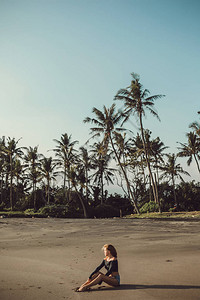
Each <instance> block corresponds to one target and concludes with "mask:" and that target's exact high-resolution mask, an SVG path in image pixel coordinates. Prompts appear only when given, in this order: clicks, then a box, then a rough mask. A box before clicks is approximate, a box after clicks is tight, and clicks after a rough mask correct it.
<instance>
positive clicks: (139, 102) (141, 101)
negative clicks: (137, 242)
mask: <svg viewBox="0 0 200 300" xmlns="http://www.w3.org/2000/svg"><path fill="white" fill-rule="evenodd" d="M131 75H132V81H131V84H130V86H128V87H127V88H125V89H120V90H119V91H118V92H117V94H116V96H115V98H114V100H122V101H124V115H125V118H124V122H126V121H127V120H128V119H129V118H130V116H131V115H136V117H137V119H138V120H139V124H140V131H141V137H142V142H143V147H144V152H145V158H146V163H147V167H148V170H149V175H150V179H151V183H152V188H153V194H154V199H155V202H156V203H158V204H159V199H158V197H157V194H156V186H155V181H154V178H153V175H152V172H151V168H150V161H149V154H148V151H147V147H146V141H145V134H144V127H143V117H144V116H145V114H146V110H147V111H149V112H150V113H151V114H153V116H155V117H157V118H158V119H159V117H158V114H157V112H156V111H155V109H154V101H155V100H157V99H159V98H161V97H164V95H154V96H150V92H149V90H147V89H144V88H143V86H142V84H141V83H140V81H139V80H140V77H139V75H137V74H135V73H132V74H131Z"/></svg>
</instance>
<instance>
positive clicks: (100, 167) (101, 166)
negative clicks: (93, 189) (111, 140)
mask: <svg viewBox="0 0 200 300" xmlns="http://www.w3.org/2000/svg"><path fill="white" fill-rule="evenodd" d="M93 152H94V153H95V154H94V156H93V168H94V169H96V172H94V174H93V175H92V178H93V180H94V183H97V185H100V187H101V204H103V202H104V180H105V181H106V183H107V184H109V183H111V184H113V176H114V173H113V172H114V171H115V169H113V168H110V167H109V163H110V161H111V159H112V155H111V153H110V154H109V153H108V151H107V149H106V150H105V149H104V146H103V144H102V143H95V144H94V145H93Z"/></svg>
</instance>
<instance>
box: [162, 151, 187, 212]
mask: <svg viewBox="0 0 200 300" xmlns="http://www.w3.org/2000/svg"><path fill="white" fill-rule="evenodd" d="M166 156H167V159H168V161H167V162H166V163H165V165H164V166H159V169H160V170H161V171H162V172H163V174H162V176H161V178H164V177H168V178H169V180H170V181H172V186H173V193H174V202H175V205H177V206H178V203H177V198H176V190H175V180H176V178H178V179H180V180H181V181H184V180H183V177H182V175H187V176H190V174H189V173H188V172H187V171H184V170H183V168H182V167H181V166H180V164H176V160H177V156H176V155H175V154H174V153H173V154H166Z"/></svg>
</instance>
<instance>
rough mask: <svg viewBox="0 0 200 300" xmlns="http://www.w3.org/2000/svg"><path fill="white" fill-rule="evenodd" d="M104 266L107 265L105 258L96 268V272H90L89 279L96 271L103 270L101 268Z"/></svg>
mask: <svg viewBox="0 0 200 300" xmlns="http://www.w3.org/2000/svg"><path fill="white" fill-rule="evenodd" d="M104 266H105V260H103V261H102V263H101V264H100V265H99V266H98V267H97V268H96V269H95V270H94V272H92V273H91V274H90V276H89V279H91V278H92V276H93V275H94V274H95V273H97V272H99V270H101V268H103V267H104Z"/></svg>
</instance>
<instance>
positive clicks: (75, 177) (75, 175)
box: [69, 166, 88, 218]
mask: <svg viewBox="0 0 200 300" xmlns="http://www.w3.org/2000/svg"><path fill="white" fill-rule="evenodd" d="M69 179H70V181H71V183H72V186H73V187H74V189H75V192H76V194H77V196H78V198H79V200H80V203H81V206H82V208H83V213H84V217H85V218H87V217H88V213H87V209H86V206H85V203H84V199H83V197H82V195H81V193H80V192H79V191H78V185H79V184H81V185H83V184H84V183H85V179H84V174H83V172H82V171H81V170H78V169H77V168H76V167H75V166H71V168H70V172H69Z"/></svg>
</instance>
